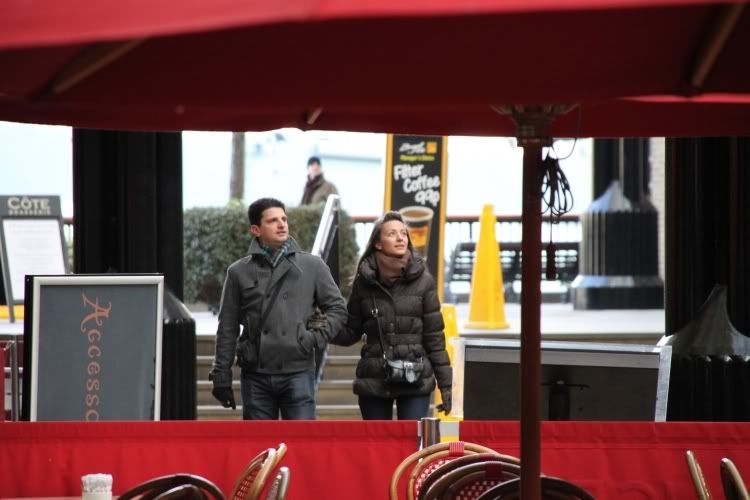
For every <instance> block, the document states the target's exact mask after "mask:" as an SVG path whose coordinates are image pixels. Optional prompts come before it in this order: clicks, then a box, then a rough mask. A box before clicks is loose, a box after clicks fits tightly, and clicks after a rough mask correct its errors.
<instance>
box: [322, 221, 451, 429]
mask: <svg viewBox="0 0 750 500" xmlns="http://www.w3.org/2000/svg"><path fill="white" fill-rule="evenodd" d="M347 308H348V313H349V316H348V320H347V325H346V328H345V329H344V330H343V331H341V332H340V334H339V335H338V336H337V337H335V338H334V339H333V340H332V343H334V344H339V345H352V344H354V343H355V342H357V341H359V340H360V339H364V345H363V346H362V358H361V359H360V361H359V363H358V364H357V372H356V379H355V381H354V393H355V394H356V395H357V396H359V408H360V411H361V412H362V418H364V419H365V420H373V419H378V420H390V419H391V418H392V416H393V403H394V401H395V403H396V409H397V410H396V411H397V416H398V419H399V420H415V419H420V418H423V417H425V416H427V414H428V411H429V407H430V396H431V394H432V391H433V390H434V389H435V382H436V380H437V385H438V387H439V388H440V393H441V396H442V399H443V403H442V404H441V405H439V406H438V410H439V411H443V412H444V413H445V414H448V413H450V410H451V384H452V371H451V366H450V360H449V359H448V353H447V352H446V351H445V335H444V333H443V328H444V325H443V316H442V314H441V312H440V300H439V299H438V295H437V286H436V284H435V280H434V278H433V277H432V275H430V273H429V271H428V270H427V267H426V265H425V261H424V259H423V258H422V257H421V256H419V255H417V254H414V253H413V247H412V244H411V240H410V239H409V233H408V230H407V228H406V225H405V224H404V221H403V218H402V217H401V214H399V213H398V212H387V213H386V214H385V215H383V216H382V217H381V218H380V219H378V220H377V221H376V222H375V226H374V228H373V231H372V234H371V235H370V239H369V241H368V243H367V247H366V248H365V251H364V253H363V254H362V257H361V258H360V261H359V264H358V265H357V272H356V275H355V277H354V283H353V286H352V293H351V296H350V297H349V302H348V305H347ZM384 353H385V356H384Z"/></svg>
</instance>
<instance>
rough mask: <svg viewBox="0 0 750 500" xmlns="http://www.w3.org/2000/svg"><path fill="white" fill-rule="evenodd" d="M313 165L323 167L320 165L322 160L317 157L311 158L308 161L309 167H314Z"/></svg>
mask: <svg viewBox="0 0 750 500" xmlns="http://www.w3.org/2000/svg"><path fill="white" fill-rule="evenodd" d="M313 163H317V164H318V165H321V166H322V165H323V164H322V163H320V158H318V157H317V156H311V157H310V158H308V159H307V166H308V167H309V166H310V165H312V164H313Z"/></svg>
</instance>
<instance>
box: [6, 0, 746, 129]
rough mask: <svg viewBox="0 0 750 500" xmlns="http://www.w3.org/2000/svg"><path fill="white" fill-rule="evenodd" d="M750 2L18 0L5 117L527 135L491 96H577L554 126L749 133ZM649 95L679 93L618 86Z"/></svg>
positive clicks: (502, 99)
mask: <svg viewBox="0 0 750 500" xmlns="http://www.w3.org/2000/svg"><path fill="white" fill-rule="evenodd" d="M743 7H744V3H742V2H735V3H725V2H717V1H708V0H619V1H612V0H609V1H606V0H575V1H570V2H565V3H564V5H560V2H557V1H552V0H523V1H521V0H518V1H512V0H470V1H467V2H455V1H452V0H438V1H435V0H429V1H427V0H408V1H404V0H386V1H380V2H371V1H369V0H347V1H333V2H308V1H300V0H275V1H260V0H256V1H247V0H244V1H240V0H223V1H221V0H219V1H216V0H214V1H211V2H206V1H198V0H181V1H180V2H176V1H173V0H150V1H146V0H133V1H130V2H120V1H115V0H101V1H99V2H96V3H95V5H92V4H91V2H88V1H86V0H71V1H69V2H64V3H60V2H55V1H52V0H37V1H32V2H30V1H21V0H16V1H14V2H11V3H10V4H9V5H6V6H5V7H4V12H3V16H0V119H2V120H11V121H22V122H40V123H57V124H67V125H76V126H84V127H97V128H118V129H146V130H149V129H150V130H186V129H198V130H261V129H272V128H277V127H282V126H292V127H300V128H318V129H341V130H372V131H390V132H419V133H442V134H486V135H515V134H516V129H515V127H514V125H513V124H512V123H511V122H510V120H508V119H507V118H506V117H505V116H502V115H500V114H498V113H497V112H495V111H494V110H493V108H492V106H497V105H507V104H529V103H563V104H579V106H577V107H573V108H572V111H571V112H569V113H567V115H565V116H564V117H562V118H561V119H560V120H558V121H557V122H556V123H555V126H554V127H553V133H554V134H555V135H558V136H574V135H575V136H578V135H581V136H626V135H730V134H731V135H738V134H746V133H750V125H749V123H750V106H748V105H749V104H750V102H748V99H747V98H746V96H743V95H736V94H742V93H748V94H750V64H748V63H747V56H746V54H745V53H744V52H745V50H746V48H747V47H750V14H748V12H747V11H746V10H743ZM694 93H698V94H700V96H699V97H698V98H692V99H690V98H685V97H684V96H688V95H691V94H694ZM706 94H710V95H706ZM727 94H731V95H727ZM641 95H654V96H658V95H663V96H666V97H651V98H648V99H646V100H644V99H626V100H623V99H619V98H621V97H623V96H641ZM679 96H683V97H679ZM667 103H669V104H667ZM652 114H654V117H652Z"/></svg>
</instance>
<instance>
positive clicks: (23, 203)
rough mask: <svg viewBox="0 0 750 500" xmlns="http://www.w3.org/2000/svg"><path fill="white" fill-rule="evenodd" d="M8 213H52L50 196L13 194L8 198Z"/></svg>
mask: <svg viewBox="0 0 750 500" xmlns="http://www.w3.org/2000/svg"><path fill="white" fill-rule="evenodd" d="M8 215H52V207H51V206H50V202H49V198H30V197H28V196H21V197H19V196H11V197H10V198H8Z"/></svg>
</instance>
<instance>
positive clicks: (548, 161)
mask: <svg viewBox="0 0 750 500" xmlns="http://www.w3.org/2000/svg"><path fill="white" fill-rule="evenodd" d="M542 204H543V207H544V209H543V210H542V214H546V213H549V214H550V225H549V243H548V244H547V266H546V272H545V277H546V279H547V280H550V281H552V280H556V279H557V266H556V265H555V250H556V248H555V244H554V243H553V241H552V225H553V224H558V223H559V222H560V218H561V217H562V216H563V215H565V214H566V213H568V212H570V211H571V210H572V208H573V193H572V192H571V190H570V183H568V178H567V177H565V173H563V171H562V169H561V168H560V162H559V161H558V159H557V158H553V157H552V156H550V154H549V152H547V156H546V157H545V158H544V160H542Z"/></svg>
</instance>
